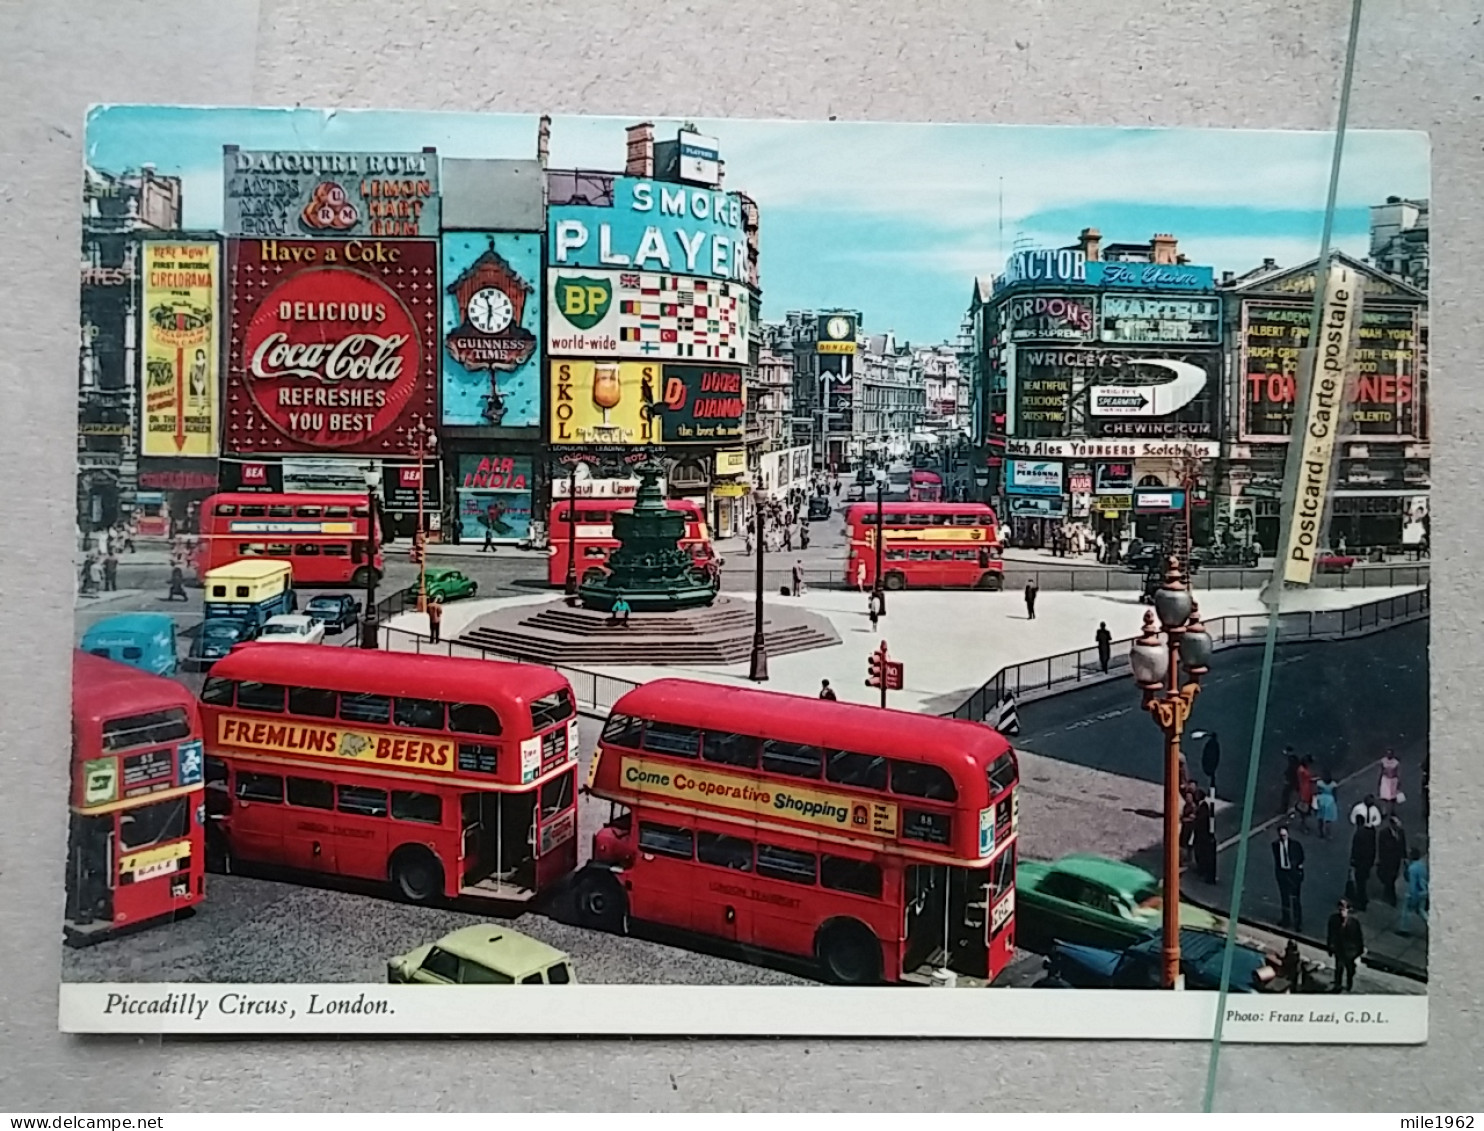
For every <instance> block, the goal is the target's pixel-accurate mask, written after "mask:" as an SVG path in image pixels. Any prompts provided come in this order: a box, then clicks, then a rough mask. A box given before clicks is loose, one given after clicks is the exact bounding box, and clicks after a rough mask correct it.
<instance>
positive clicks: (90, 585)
mask: <svg viewBox="0 0 1484 1131" xmlns="http://www.w3.org/2000/svg"><path fill="white" fill-rule="evenodd" d="M77 580H78V584H79V587H80V592H82V593H84V594H86V595H88V596H91V595H92V594H93V593H94V592H96V590H97V588H98V582H97V580H96V579H95V578H94V576H93V553H92V551H91V550H90V551H88V553H87V555H86V556H85V557H84V558H83V559H82V569H81V570H80V571H78V575H77Z"/></svg>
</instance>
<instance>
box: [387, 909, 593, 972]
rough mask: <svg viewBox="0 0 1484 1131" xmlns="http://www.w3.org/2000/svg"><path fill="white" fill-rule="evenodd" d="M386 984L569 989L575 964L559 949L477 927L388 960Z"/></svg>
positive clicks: (494, 927)
mask: <svg viewBox="0 0 1484 1131" xmlns="http://www.w3.org/2000/svg"><path fill="white" fill-rule="evenodd" d="M386 980H387V981H388V982H391V983H392V984H393V985H396V984H398V983H402V984H410V985H431V986H468V985H505V986H510V985H516V984H520V985H550V986H566V985H572V984H574V983H575V982H576V981H577V975H576V974H575V973H573V971H572V961H571V959H569V958H568V957H567V956H566V955H565V954H563V953H562V952H561V951H559V950H557V949H556V948H555V947H551V946H547V945H546V944H545V943H544V942H540V941H539V940H537V939H533V938H531V937H529V936H528V935H523V934H521V933H520V932H519V931H512V930H511V929H510V928H509V927H505V926H502V925H500V924H498V923H476V924H475V925H474V926H472V927H461V928H459V929H458V930H457V931H454V932H452V933H451V934H447V935H444V936H443V937H442V938H441V939H439V940H438V941H437V942H434V943H425V944H424V945H422V946H420V947H416V948H415V949H413V950H410V951H408V952H407V953H406V954H400V955H397V956H396V957H395V958H392V959H390V960H388V962H387V964H386Z"/></svg>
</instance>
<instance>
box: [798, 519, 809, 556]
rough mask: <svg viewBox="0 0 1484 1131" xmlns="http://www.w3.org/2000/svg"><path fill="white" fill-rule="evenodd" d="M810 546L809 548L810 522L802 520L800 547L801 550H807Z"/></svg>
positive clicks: (800, 525) (800, 524)
mask: <svg viewBox="0 0 1484 1131" xmlns="http://www.w3.org/2000/svg"><path fill="white" fill-rule="evenodd" d="M808 548H809V524H808V523H807V522H801V523H799V549H801V550H807V549H808Z"/></svg>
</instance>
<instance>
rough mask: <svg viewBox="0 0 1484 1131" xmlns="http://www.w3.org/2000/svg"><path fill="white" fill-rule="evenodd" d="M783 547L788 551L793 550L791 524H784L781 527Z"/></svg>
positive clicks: (792, 529)
mask: <svg viewBox="0 0 1484 1131" xmlns="http://www.w3.org/2000/svg"><path fill="white" fill-rule="evenodd" d="M783 548H784V549H785V550H787V551H789V552H790V553H792V552H793V548H794V528H793V527H792V526H784V528H783Z"/></svg>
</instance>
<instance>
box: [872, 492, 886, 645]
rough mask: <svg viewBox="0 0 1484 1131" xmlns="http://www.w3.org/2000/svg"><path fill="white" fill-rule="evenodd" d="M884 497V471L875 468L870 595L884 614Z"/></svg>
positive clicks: (878, 609)
mask: <svg viewBox="0 0 1484 1131" xmlns="http://www.w3.org/2000/svg"><path fill="white" fill-rule="evenodd" d="M885 497H886V472H884V471H882V470H881V469H880V468H879V467H878V468H877V469H876V582H875V584H874V585H872V586H871V595H872V596H873V597H875V598H876V609H877V611H878V612H879V613H880V614H881V615H882V616H885V615H886V586H885V585H883V584H882V583H881V547H882V546H883V545H884V544H885V542H886V530H885V527H884V526H883V525H882V520H881V502H882V500H883V499H884V498H885Z"/></svg>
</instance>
